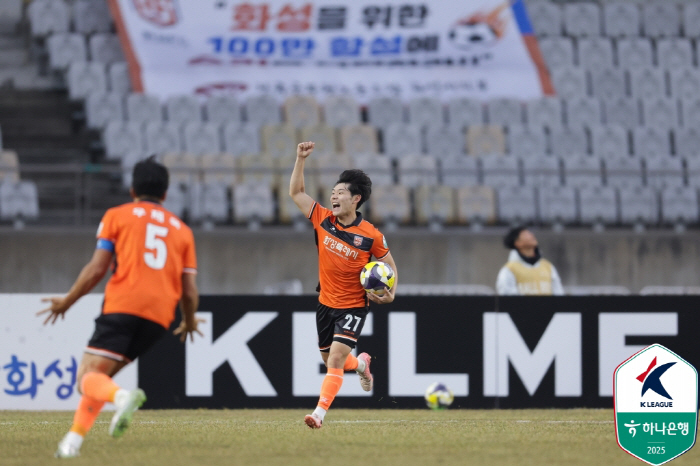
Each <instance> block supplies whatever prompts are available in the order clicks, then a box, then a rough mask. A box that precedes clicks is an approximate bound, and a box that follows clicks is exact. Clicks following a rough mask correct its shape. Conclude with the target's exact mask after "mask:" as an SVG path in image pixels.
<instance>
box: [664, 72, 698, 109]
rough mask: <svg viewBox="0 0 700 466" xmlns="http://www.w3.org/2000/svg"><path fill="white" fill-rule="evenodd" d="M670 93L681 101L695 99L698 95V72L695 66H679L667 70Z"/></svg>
mask: <svg viewBox="0 0 700 466" xmlns="http://www.w3.org/2000/svg"><path fill="white" fill-rule="evenodd" d="M668 75H669V83H670V85H671V86H670V87H671V89H670V90H671V95H672V96H673V97H674V98H676V99H680V100H681V101H686V100H693V99H697V98H698V95H700V72H698V70H697V69H696V68H691V67H681V68H674V69H671V70H669V71H668Z"/></svg>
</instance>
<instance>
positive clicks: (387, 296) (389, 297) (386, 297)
mask: <svg viewBox="0 0 700 466" xmlns="http://www.w3.org/2000/svg"><path fill="white" fill-rule="evenodd" d="M382 262H386V263H387V264H389V267H391V268H392V270H393V271H394V286H392V287H391V289H388V288H384V294H383V295H381V296H378V295H376V294H374V293H367V297H368V298H369V300H370V301H373V302H375V303H378V304H386V303H390V302H392V301H393V300H394V297H395V296H396V286H397V285H398V284H399V272H398V270H396V262H394V258H393V257H392V256H391V253H389V254H387V255H386V256H384V258H383V259H382Z"/></svg>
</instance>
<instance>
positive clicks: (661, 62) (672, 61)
mask: <svg viewBox="0 0 700 466" xmlns="http://www.w3.org/2000/svg"><path fill="white" fill-rule="evenodd" d="M656 63H657V64H658V66H659V67H660V68H665V69H667V70H672V69H676V68H681V67H689V66H693V50H692V47H691V45H690V41H689V40H688V39H684V38H681V37H673V38H667V39H659V40H657V41H656Z"/></svg>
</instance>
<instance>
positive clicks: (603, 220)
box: [579, 186, 618, 227]
mask: <svg viewBox="0 0 700 466" xmlns="http://www.w3.org/2000/svg"><path fill="white" fill-rule="evenodd" d="M579 209H580V210H579V212H580V218H581V223H583V224H586V225H596V226H598V227H600V226H602V225H614V224H616V223H617V222H618V208H617V192H616V190H615V188H612V187H609V186H606V187H603V186H591V187H581V188H580V189H579Z"/></svg>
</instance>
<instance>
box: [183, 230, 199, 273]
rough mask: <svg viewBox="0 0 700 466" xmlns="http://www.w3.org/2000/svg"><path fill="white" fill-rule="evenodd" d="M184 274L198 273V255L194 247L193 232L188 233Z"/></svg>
mask: <svg viewBox="0 0 700 466" xmlns="http://www.w3.org/2000/svg"><path fill="white" fill-rule="evenodd" d="M182 264H183V270H182V272H183V273H197V253H196V250H195V245H194V235H193V234H192V230H189V231H188V232H187V242H186V243H185V250H184V257H183V261H182Z"/></svg>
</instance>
